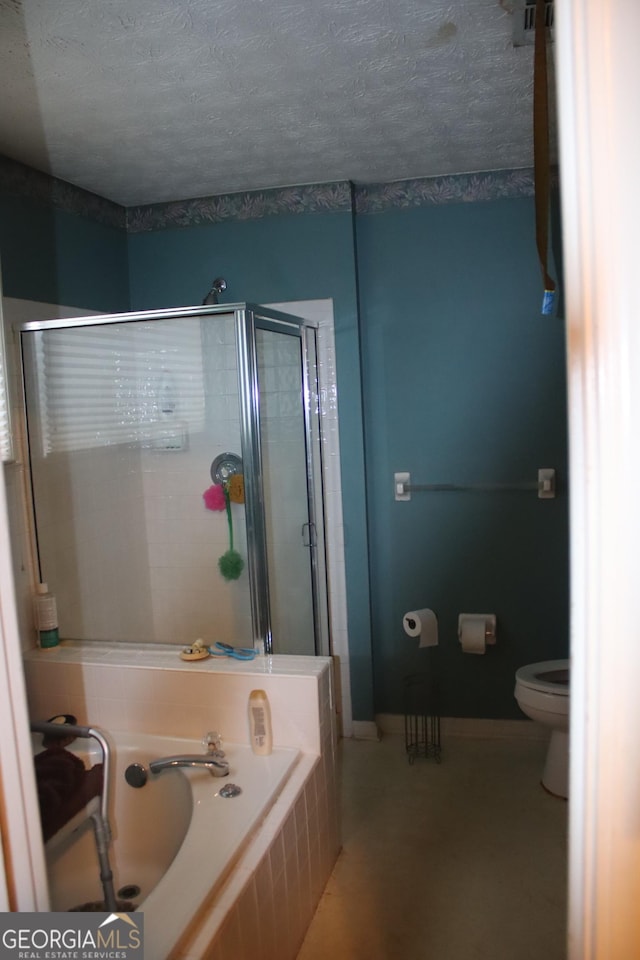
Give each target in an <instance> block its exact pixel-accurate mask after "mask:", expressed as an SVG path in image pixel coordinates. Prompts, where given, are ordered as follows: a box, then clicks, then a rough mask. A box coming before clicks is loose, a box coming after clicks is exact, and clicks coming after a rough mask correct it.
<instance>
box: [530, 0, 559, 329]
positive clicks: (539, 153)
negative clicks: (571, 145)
mask: <svg viewBox="0 0 640 960" xmlns="http://www.w3.org/2000/svg"><path fill="white" fill-rule="evenodd" d="M533 167H534V187H535V198H536V245H537V248H538V259H539V260H540V268H541V270H542V279H543V282H544V295H543V298H542V313H543V314H545V315H548V314H550V313H551V312H552V311H553V302H554V298H555V289H556V285H555V281H554V280H553V279H552V278H551V277H550V276H549V272H548V270H547V262H548V256H549V252H548V242H549V90H548V83H547V28H546V25H545V0H536V32H535V48H534V57H533Z"/></svg>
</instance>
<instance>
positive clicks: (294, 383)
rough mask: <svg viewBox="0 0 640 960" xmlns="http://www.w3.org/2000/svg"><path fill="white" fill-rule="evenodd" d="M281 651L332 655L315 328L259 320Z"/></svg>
mask: <svg viewBox="0 0 640 960" xmlns="http://www.w3.org/2000/svg"><path fill="white" fill-rule="evenodd" d="M255 352H256V373H257V381H258V396H259V405H258V411H257V412H258V418H259V430H258V435H259V437H260V459H261V473H262V490H263V496H264V521H265V547H266V553H267V569H268V600H269V608H270V621H271V624H270V629H271V640H272V648H273V652H274V653H288V654H306V655H314V654H324V655H328V653H329V639H328V614H327V602H326V597H327V585H326V564H325V544H324V519H323V515H322V512H323V506H322V484H321V476H322V470H321V443H320V416H319V413H320V411H319V400H318V386H317V365H316V331H315V329H313V328H312V327H304V326H298V325H295V324H292V323H289V322H286V321H277V320H274V319H273V318H272V319H268V318H266V317H260V316H259V315H257V316H256V318H255Z"/></svg>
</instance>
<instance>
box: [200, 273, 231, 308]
mask: <svg viewBox="0 0 640 960" xmlns="http://www.w3.org/2000/svg"><path fill="white" fill-rule="evenodd" d="M226 289H227V281H226V280H224V279H223V278H222V277H216V279H215V280H214V281H213V283H212V284H211V290H209V293H208V294H207V295H206V297H205V298H204V300H203V301H202V305H203V306H204V307H209V306H211V305H212V304H216V303H218V297H219V296H220V294H221V293H224V291H225V290H226Z"/></svg>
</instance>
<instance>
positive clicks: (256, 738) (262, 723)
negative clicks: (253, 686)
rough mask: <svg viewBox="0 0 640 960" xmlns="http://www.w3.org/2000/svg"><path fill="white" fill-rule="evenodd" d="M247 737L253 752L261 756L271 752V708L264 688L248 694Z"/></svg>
mask: <svg viewBox="0 0 640 960" xmlns="http://www.w3.org/2000/svg"><path fill="white" fill-rule="evenodd" d="M249 738H250V741H251V749H252V750H253V752H254V753H257V754H258V755H260V756H263V757H266V756H268V755H269V754H270V753H271V751H272V749H273V733H272V731H271V709H270V707H269V700H268V698H267V694H266V693H265V691H264V690H252V691H251V693H250V694H249Z"/></svg>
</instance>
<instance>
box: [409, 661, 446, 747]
mask: <svg viewBox="0 0 640 960" xmlns="http://www.w3.org/2000/svg"><path fill="white" fill-rule="evenodd" d="M404 743H405V749H406V752H407V757H408V759H409V763H414V761H415V759H416V757H424V758H425V759H427V760H429V759H433V760H435V761H436V763H440V760H441V749H442V748H441V743H440V697H439V690H438V681H437V678H436V676H435V675H434V672H433V671H429V672H428V673H413V674H410V675H409V676H407V677H405V678H404Z"/></svg>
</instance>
